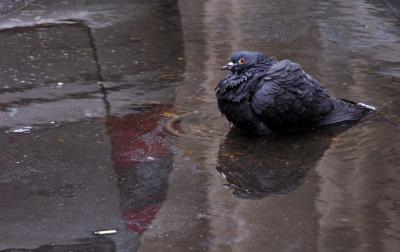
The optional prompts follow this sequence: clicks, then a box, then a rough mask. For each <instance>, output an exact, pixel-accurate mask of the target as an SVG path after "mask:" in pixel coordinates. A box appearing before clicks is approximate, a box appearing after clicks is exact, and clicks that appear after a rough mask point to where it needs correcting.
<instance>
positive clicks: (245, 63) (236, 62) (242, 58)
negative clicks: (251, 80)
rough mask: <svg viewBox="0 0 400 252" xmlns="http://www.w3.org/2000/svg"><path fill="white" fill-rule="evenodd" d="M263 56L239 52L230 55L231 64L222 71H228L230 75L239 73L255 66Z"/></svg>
mask: <svg viewBox="0 0 400 252" xmlns="http://www.w3.org/2000/svg"><path fill="white" fill-rule="evenodd" d="M264 58H265V56H264V55H263V54H262V53H259V52H251V51H240V52H237V53H235V54H233V55H232V57H231V62H229V63H228V64H226V65H225V66H223V67H222V68H221V69H222V70H230V71H231V72H232V73H237V72H241V71H243V70H246V69H248V68H250V67H251V66H253V65H254V64H256V63H257V62H258V61H259V60H261V59H264Z"/></svg>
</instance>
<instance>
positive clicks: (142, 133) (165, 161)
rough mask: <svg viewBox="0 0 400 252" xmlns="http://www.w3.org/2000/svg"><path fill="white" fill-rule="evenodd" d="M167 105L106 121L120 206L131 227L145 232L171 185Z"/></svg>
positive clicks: (140, 232)
mask: <svg viewBox="0 0 400 252" xmlns="http://www.w3.org/2000/svg"><path fill="white" fill-rule="evenodd" d="M165 111H166V108H165V107H156V108H154V109H152V111H150V112H148V111H147V112H143V113H140V114H131V115H126V116H123V117H109V118H108V119H107V122H106V125H107V129H108V133H109V135H110V138H111V143H112V146H113V161H114V167H115V172H116V175H117V178H118V187H119V193H120V195H119V196H120V207H121V211H122V216H123V218H124V220H125V223H126V225H127V228H128V230H130V231H131V232H134V233H138V234H142V233H143V232H144V231H145V230H146V228H147V227H148V226H149V225H150V223H151V222H152V220H153V219H154V218H155V216H156V214H157V212H158V211H159V209H160V208H161V204H162V201H163V200H164V198H165V196H166V191H167V188H168V174H169V172H170V171H171V169H172V158H171V154H170V152H169V149H168V148H167V146H166V145H165V144H164V143H163V138H164V134H163V132H162V121H163V120H162V119H163V116H162V113H163V112H165Z"/></svg>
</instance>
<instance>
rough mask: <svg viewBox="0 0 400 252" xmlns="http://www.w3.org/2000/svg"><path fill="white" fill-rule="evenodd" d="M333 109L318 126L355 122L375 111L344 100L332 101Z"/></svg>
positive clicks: (363, 105) (370, 107) (362, 104)
mask: <svg viewBox="0 0 400 252" xmlns="http://www.w3.org/2000/svg"><path fill="white" fill-rule="evenodd" d="M333 102H334V109H333V110H332V111H331V112H330V113H329V114H328V115H326V116H325V118H324V120H322V122H320V124H319V125H320V126H326V125H332V124H337V123H342V122H357V121H358V120H360V119H361V118H363V117H364V116H365V115H366V114H367V113H369V112H371V111H375V110H376V109H375V107H372V106H370V105H367V104H364V103H355V102H352V101H349V100H345V99H334V100H333Z"/></svg>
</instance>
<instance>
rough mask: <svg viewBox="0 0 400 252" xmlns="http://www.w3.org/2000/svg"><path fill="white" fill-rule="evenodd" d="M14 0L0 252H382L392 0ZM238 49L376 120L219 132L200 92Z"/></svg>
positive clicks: (395, 130)
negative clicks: (288, 69) (278, 63)
mask: <svg viewBox="0 0 400 252" xmlns="http://www.w3.org/2000/svg"><path fill="white" fill-rule="evenodd" d="M11 2H12V1H11ZM17 2H18V3H17V5H16V6H15V8H12V7H7V8H8V9H7V10H5V11H7V12H9V13H8V14H7V15H5V16H2V17H0V28H1V30H0V57H1V58H2V61H1V62H0V118H1V119H0V135H1V136H0V149H1V153H2V155H1V157H0V199H1V201H0V233H1V234H2V235H1V236H0V251H250V250H253V251H398V248H399V246H400V229H399V226H400V225H399V223H400V219H399V211H400V208H399V207H400V204H399V200H400V193H399V189H400V187H399V176H400V174H399V167H400V155H399V154H400V144H399V140H400V128H399V125H400V117H399V112H400V110H399V105H400V104H399V99H398V97H399V95H400V87H399V83H400V82H399V80H400V74H399V73H400V63H399V59H400V44H399V41H400V22H399V15H398V13H399V6H398V4H397V2H396V1H392V0H385V1H383V0H382V1H367V0H364V1H363V0H356V1H345V0H328V1H323V2H321V1H312V0H307V1H302V2H301V3H297V2H295V1H288V0H283V1H268V2H266V1H261V0H241V1H228V0H222V1H221V0H210V1H204V2H202V1H174V0H168V1H156V0H153V1H128V0H118V1H113V3H110V2H109V1H96V3H92V2H91V1H78V0H74V1H73V0H68V1H62V2H61V1H60V2H58V1H48V0H47V1H46V0H37V1H30V2H29V4H28V5H27V6H25V7H23V8H20V6H19V5H20V4H21V2H23V1H17ZM24 3H25V2H24ZM1 13H3V12H1ZM242 49H245V50H258V51H261V52H264V53H265V54H267V55H270V56H275V57H277V58H278V59H284V58H289V59H291V60H293V61H296V62H298V63H300V64H301V65H302V66H303V67H304V68H305V69H306V70H307V71H308V72H310V73H312V74H313V75H314V76H315V77H317V78H318V79H319V80H320V81H321V82H322V83H323V84H324V86H326V87H327V89H328V90H329V92H330V93H331V94H332V95H335V96H338V97H341V98H346V99H350V100H354V101H357V102H364V103H367V104H371V105H373V106H376V107H377V109H378V113H376V114H374V115H369V116H367V117H366V118H364V119H363V120H362V121H361V122H359V123H358V124H357V125H353V126H351V125H349V126H344V127H340V128H335V129H324V130H318V131H315V132H309V133H302V134H290V135H271V136H268V137H263V138H257V137H250V136H246V135H243V134H241V133H239V132H236V131H234V130H232V129H231V128H230V125H229V123H228V122H227V121H226V119H225V118H224V117H223V116H221V114H220V113H219V112H218V109H217V106H216V100H215V96H214V88H215V86H216V84H217V82H218V80H219V79H220V78H222V77H223V76H224V74H225V73H223V72H221V71H220V70H219V68H220V66H221V65H223V64H224V63H226V61H227V60H228V58H229V56H230V55H231V54H232V53H233V52H234V51H236V50H242ZM107 230H112V231H113V232H114V230H115V231H116V234H108V235H95V234H94V233H93V232H95V231H107Z"/></svg>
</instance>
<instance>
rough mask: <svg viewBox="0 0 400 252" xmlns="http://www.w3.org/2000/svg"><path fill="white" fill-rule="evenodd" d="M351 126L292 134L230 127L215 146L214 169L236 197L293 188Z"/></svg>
mask: <svg viewBox="0 0 400 252" xmlns="http://www.w3.org/2000/svg"><path fill="white" fill-rule="evenodd" d="M350 126H351V125H342V126H337V127H330V128H321V129H319V130H315V131H309V132H304V133H301V134H299V133H297V134H295V133H293V134H271V135H269V136H265V137H261V138H260V137H249V136H248V135H243V134H242V133H240V132H239V131H238V130H235V129H232V130H231V131H230V132H229V133H228V135H227V136H226V137H225V139H224V140H223V141H222V142H221V144H220V146H219V153H218V166H217V170H218V171H219V172H220V173H221V174H223V176H224V177H225V178H226V180H227V182H228V186H229V187H230V188H231V189H232V190H233V193H234V194H235V195H236V196H238V197H240V198H263V197H266V196H268V195H270V194H280V193H288V192H291V191H293V190H295V189H296V188H297V187H298V186H299V185H300V184H301V183H302V180H303V178H304V177H305V176H306V175H307V172H308V171H309V170H310V169H311V168H313V167H314V166H315V165H316V163H317V162H318V160H319V159H320V158H321V157H322V155H323V153H324V152H325V150H326V149H328V148H329V146H330V143H331V141H332V139H333V138H334V137H335V136H338V135H339V134H340V133H342V132H344V131H345V130H346V129H348V128H349V127H350Z"/></svg>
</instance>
